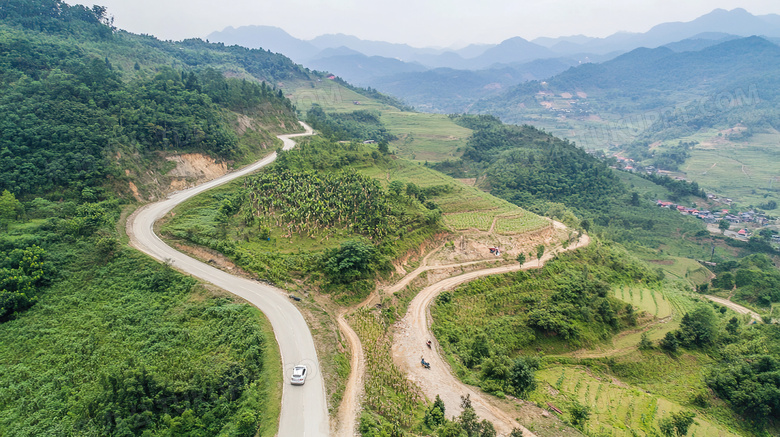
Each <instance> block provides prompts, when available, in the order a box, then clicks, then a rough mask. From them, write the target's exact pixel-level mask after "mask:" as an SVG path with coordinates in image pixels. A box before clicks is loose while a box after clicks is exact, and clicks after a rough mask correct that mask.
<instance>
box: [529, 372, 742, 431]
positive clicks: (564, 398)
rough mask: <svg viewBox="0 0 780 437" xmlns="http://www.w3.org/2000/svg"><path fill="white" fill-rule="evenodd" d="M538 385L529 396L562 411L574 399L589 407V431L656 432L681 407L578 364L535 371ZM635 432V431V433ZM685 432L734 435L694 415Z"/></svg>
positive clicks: (704, 418) (586, 427) (565, 409)
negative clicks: (667, 417)
mask: <svg viewBox="0 0 780 437" xmlns="http://www.w3.org/2000/svg"><path fill="white" fill-rule="evenodd" d="M536 375H537V379H538V380H539V382H540V386H539V388H537V390H536V392H535V393H533V394H532V396H531V397H532V400H535V401H537V402H539V403H543V404H546V402H550V403H552V404H553V405H555V406H556V407H558V408H560V409H561V410H563V411H564V412H566V411H567V409H568V408H569V405H571V404H572V403H573V402H572V400H577V401H578V402H580V403H582V404H584V405H587V406H589V407H591V417H590V420H588V422H586V424H585V430H586V432H587V433H588V434H589V435H609V436H632V435H656V434H657V432H658V431H657V426H658V421H659V420H660V419H662V418H664V417H666V416H667V415H669V414H670V413H675V412H678V411H681V410H683V407H682V406H680V405H679V404H677V403H675V402H672V401H670V400H667V399H665V398H662V397H659V396H655V395H653V394H649V393H646V392H645V391H644V390H640V389H638V388H635V387H631V386H628V385H626V384H624V383H622V382H621V381H619V380H617V379H614V378H612V377H610V376H608V375H596V374H595V373H594V372H593V371H591V370H590V369H588V368H585V367H580V366H551V367H548V368H545V369H543V370H540V371H538V372H537V374H536ZM635 433H636V434H635ZM688 435H689V436H692V437H693V436H698V437H705V436H707V437H709V436H724V437H725V436H736V435H738V434H735V433H734V432H732V431H730V430H728V429H726V428H725V427H723V426H722V425H720V424H718V423H717V422H715V421H713V420H710V419H709V418H707V417H704V416H702V414H701V412H698V414H697V415H696V419H695V423H694V425H693V426H692V427H691V429H690V431H689V434H688Z"/></svg>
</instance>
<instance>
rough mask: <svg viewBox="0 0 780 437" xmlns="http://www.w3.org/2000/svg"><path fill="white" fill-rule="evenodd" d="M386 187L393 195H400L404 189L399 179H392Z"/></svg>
mask: <svg viewBox="0 0 780 437" xmlns="http://www.w3.org/2000/svg"><path fill="white" fill-rule="evenodd" d="M387 188H388V189H389V190H390V193H392V194H393V195H395V196H400V195H401V194H403V192H404V190H405V189H406V186H405V185H404V183H403V182H401V181H392V182H390V184H389V185H388V186H387Z"/></svg>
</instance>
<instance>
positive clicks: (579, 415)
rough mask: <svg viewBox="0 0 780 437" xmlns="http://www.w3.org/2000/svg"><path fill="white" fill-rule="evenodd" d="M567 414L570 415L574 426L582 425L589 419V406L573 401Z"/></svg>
mask: <svg viewBox="0 0 780 437" xmlns="http://www.w3.org/2000/svg"><path fill="white" fill-rule="evenodd" d="M569 414H570V415H571V423H573V424H574V426H582V425H584V424H585V422H587V421H588V419H590V407H589V406H587V405H583V404H581V403H579V402H577V401H574V405H572V406H571V410H570V411H569Z"/></svg>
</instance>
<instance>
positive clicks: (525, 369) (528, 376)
mask: <svg viewBox="0 0 780 437" xmlns="http://www.w3.org/2000/svg"><path fill="white" fill-rule="evenodd" d="M537 369H539V359H538V358H536V357H526V356H520V357H517V359H515V362H514V364H513V365H512V369H511V370H510V371H509V384H510V385H511V386H512V388H514V390H515V393H516V394H517V395H518V396H519V397H524V396H526V395H527V394H528V393H530V392H532V391H533V390H534V389H535V388H536V370H537Z"/></svg>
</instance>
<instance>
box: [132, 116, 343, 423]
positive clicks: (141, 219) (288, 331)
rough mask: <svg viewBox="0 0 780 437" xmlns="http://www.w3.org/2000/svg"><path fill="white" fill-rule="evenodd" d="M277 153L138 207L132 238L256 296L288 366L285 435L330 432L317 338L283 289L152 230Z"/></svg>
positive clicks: (197, 273) (182, 266)
mask: <svg viewBox="0 0 780 437" xmlns="http://www.w3.org/2000/svg"><path fill="white" fill-rule="evenodd" d="M301 124H302V125H303V126H304V128H305V129H306V133H303V134H293V135H280V136H279V138H280V139H281V140H282V141H283V142H284V150H289V149H291V148H293V147H294V146H295V142H294V141H293V140H292V139H291V138H293V137H296V136H302V135H311V134H312V129H311V127H309V126H307V125H306V124H304V123H301ZM275 159H276V153H273V154H271V155H270V156H268V157H266V158H265V159H263V160H261V161H258V162H256V163H254V164H252V165H250V166H248V167H245V168H243V169H241V170H239V171H236V172H233V173H229V174H227V175H225V176H223V177H221V178H219V179H215V180H213V181H210V182H207V183H205V184H202V185H199V186H197V187H193V188H190V189H187V190H184V191H179V192H176V193H173V194H171V195H170V196H169V197H168V198H167V199H165V200H162V201H159V202H155V203H152V204H148V205H146V206H144V207H143V208H141V209H139V210H138V211H136V213H135V214H133V215H132V216H131V217H130V219H129V220H128V221H127V233H128V235H129V236H130V244H131V246H133V247H135V248H136V249H138V250H140V251H142V252H144V253H146V254H148V255H150V256H152V257H154V258H156V259H158V260H160V261H168V262H171V263H172V265H173V267H175V268H176V269H178V270H180V271H182V272H185V273H188V274H190V275H192V276H194V277H196V278H198V279H201V280H203V281H206V282H210V283H212V284H214V285H216V286H218V287H220V288H223V289H225V290H227V291H229V292H231V293H233V294H235V295H236V296H240V297H241V298H243V299H246V300H247V301H249V302H251V303H252V304H253V305H255V306H256V307H257V308H259V309H260V310H261V311H262V312H263V313H264V314H265V315H266V316H267V317H268V319H269V320H270V321H271V324H272V325H273V329H274V334H275V336H276V340H277V342H278V343H279V349H280V350H281V353H282V368H283V369H284V389H283V392H282V413H281V418H280V423H279V433H278V435H279V436H280V437H314V436H327V435H328V434H329V424H328V408H327V402H326V400H325V385H324V382H323V378H322V374H321V373H320V372H319V361H318V360H317V351H316V350H315V348H314V339H313V338H312V336H311V332H310V331H309V327H308V325H307V324H306V321H305V320H304V318H303V316H302V315H301V313H300V312H299V311H298V309H297V308H296V307H295V305H294V304H293V303H292V301H291V300H290V299H289V298H288V297H287V295H286V294H285V293H284V291H283V290H280V289H277V288H274V287H271V286H269V285H266V284H262V283H259V282H256V281H252V280H248V279H244V278H239V277H237V276H233V275H230V274H228V273H225V272H223V271H221V270H218V269H215V268H214V267H211V266H209V265H207V264H204V263H202V262H200V261H198V260H195V259H193V258H190V257H189V256H187V255H184V254H183V253H181V252H178V251H176V250H175V249H173V248H171V247H170V246H168V245H167V244H165V243H164V242H163V241H162V240H161V239H160V238H159V237H158V236H157V235H156V234H155V233H154V231H153V227H154V223H155V222H156V221H157V220H159V219H160V218H162V217H163V216H164V215H165V214H167V213H168V212H169V211H170V210H171V209H173V208H174V207H175V206H176V205H178V204H179V203H181V202H183V201H185V200H187V199H189V198H191V197H193V196H195V195H196V194H199V193H202V192H204V191H206V190H208V189H210V188H214V187H216V186H219V185H222V184H225V183H227V182H229V181H231V180H233V179H235V178H237V177H240V176H243V175H246V174H249V173H251V172H253V171H255V170H257V169H259V168H261V167H263V166H266V165H268V164H270V163H271V162H273V161H274V160H275ZM299 363H301V364H306V365H307V366H308V368H309V375H308V377H307V378H306V384H304V385H303V386H292V385H290V383H289V381H290V375H291V374H292V368H293V367H294V366H295V365H297V364H299Z"/></svg>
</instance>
